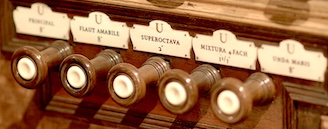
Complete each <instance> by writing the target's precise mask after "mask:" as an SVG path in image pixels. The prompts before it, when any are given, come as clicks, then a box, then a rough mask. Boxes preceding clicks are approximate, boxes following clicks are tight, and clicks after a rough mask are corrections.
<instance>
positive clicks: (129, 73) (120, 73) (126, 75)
mask: <svg viewBox="0 0 328 129" xmlns="http://www.w3.org/2000/svg"><path fill="white" fill-rule="evenodd" d="M169 69H170V65H169V63H168V62H166V61H165V60H164V59H162V58H161V57H151V58H149V59H148V60H147V61H146V62H145V63H143V65H142V67H141V68H139V69H137V68H136V67H135V66H133V65H131V64H128V63H121V64H118V65H115V66H114V67H113V68H112V69H111V70H110V71H109V73H108V89H109V93H110V95H111V97H112V98H113V100H114V101H115V102H117V103H119V104H121V105H124V106H130V105H132V104H136V103H138V102H139V101H140V100H141V99H142V98H144V96H145V94H146V87H147V86H148V85H151V84H154V83H155V82H156V81H157V80H158V79H159V78H160V77H161V76H162V75H163V74H164V73H165V72H166V71H167V70H169Z"/></svg>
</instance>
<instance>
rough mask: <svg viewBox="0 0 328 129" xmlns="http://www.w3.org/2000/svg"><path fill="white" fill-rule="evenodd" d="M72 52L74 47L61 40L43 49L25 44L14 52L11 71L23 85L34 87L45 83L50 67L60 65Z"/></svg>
mask: <svg viewBox="0 0 328 129" xmlns="http://www.w3.org/2000/svg"><path fill="white" fill-rule="evenodd" d="M72 53H73V49H72V47H71V46H70V45H69V44H68V43H67V42H65V41H61V40H58V41H54V42H53V43H52V44H51V45H50V46H49V47H48V48H46V49H44V50H42V51H39V50H37V49H36V48H34V47H31V46H24V47H21V48H19V49H17V50H16V51H15V52H14V53H13V55H12V59H11V71H12V74H13V76H14V78H15V80H16V81H17V82H18V83H19V84H20V85H21V86H23V87H25V88H29V89H34V88H37V87H38V86H40V85H42V84H43V82H44V81H45V79H46V77H47V75H48V71H49V69H50V68H52V67H54V66H58V65H60V63H61V61H62V60H63V59H64V58H65V57H66V56H68V55H70V54H72Z"/></svg>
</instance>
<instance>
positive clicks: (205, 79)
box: [158, 64, 221, 114]
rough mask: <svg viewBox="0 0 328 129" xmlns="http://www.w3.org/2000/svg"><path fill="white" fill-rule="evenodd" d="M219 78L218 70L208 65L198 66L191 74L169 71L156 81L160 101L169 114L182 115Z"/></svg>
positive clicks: (174, 70)
mask: <svg viewBox="0 0 328 129" xmlns="http://www.w3.org/2000/svg"><path fill="white" fill-rule="evenodd" d="M220 78H221V77H220V74H219V72H218V70H217V69H215V68H214V67H213V66H211V65H208V64H204V65H200V66H199V67H197V68H196V69H194V70H193V71H192V72H191V74H188V73H187V72H185V71H183V70H180V69H172V70H169V71H168V72H166V73H165V74H164V75H163V76H162V77H161V78H160V80H159V81H158V88H159V90H158V94H159V98H160V101H161V103H162V105H163V106H164V107H165V108H166V109H167V110H169V111H170V112H172V113H175V114H183V113H185V112H187V111H189V110H190V109H191V108H192V107H194V105H195V104H196V102H197V101H198V97H199V95H205V94H206V93H208V91H209V90H210V89H211V86H212V85H213V84H215V82H217V81H218V80H219V79H220Z"/></svg>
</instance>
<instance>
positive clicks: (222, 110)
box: [211, 72, 276, 123]
mask: <svg viewBox="0 0 328 129" xmlns="http://www.w3.org/2000/svg"><path fill="white" fill-rule="evenodd" d="M275 92H276V89H275V85H274V83H273V81H272V80H271V78H270V77H269V76H267V75H266V74H264V73H260V72H257V73H253V74H251V75H250V77H248V78H247V80H246V81H245V83H243V82H241V81H240V80H238V79H235V78H231V77H227V78H223V79H221V80H219V81H218V82H217V83H216V84H214V85H213V88H212V91H211V107H212V111H213V113H214V115H215V116H216V117H217V118H219V119H220V120H222V121H224V122H226V123H237V122H239V121H241V120H243V119H245V118H246V117H247V116H248V115H249V114H250V113H251V111H252V107H253V104H263V103H264V102H268V101H269V100H272V99H273V97H274V95H275Z"/></svg>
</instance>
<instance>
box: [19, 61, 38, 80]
mask: <svg viewBox="0 0 328 129" xmlns="http://www.w3.org/2000/svg"><path fill="white" fill-rule="evenodd" d="M17 71H18V74H19V75H20V76H21V77H22V78H23V79H25V80H31V79H32V78H33V77H35V76H36V65H35V63H34V61H33V60H31V59H30V58H27V57H23V58H21V59H20V60H19V61H18V63H17Z"/></svg>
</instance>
